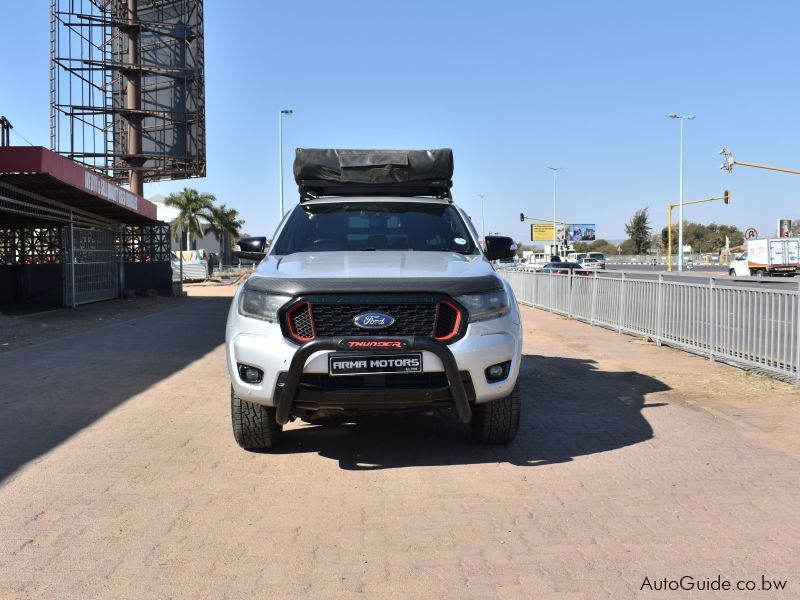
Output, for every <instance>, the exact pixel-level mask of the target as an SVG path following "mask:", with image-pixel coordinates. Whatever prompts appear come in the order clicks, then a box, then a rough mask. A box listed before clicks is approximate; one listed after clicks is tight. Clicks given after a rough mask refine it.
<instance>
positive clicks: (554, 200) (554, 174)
mask: <svg viewBox="0 0 800 600" xmlns="http://www.w3.org/2000/svg"><path fill="white" fill-rule="evenodd" d="M547 168H548V169H550V170H551V171H552V172H553V248H551V249H550V254H551V255H552V254H553V249H555V248H556V238H557V235H556V190H557V188H556V185H557V184H556V176H557V175H558V172H559V171H560V170H561V169H562V168H563V167H547Z"/></svg>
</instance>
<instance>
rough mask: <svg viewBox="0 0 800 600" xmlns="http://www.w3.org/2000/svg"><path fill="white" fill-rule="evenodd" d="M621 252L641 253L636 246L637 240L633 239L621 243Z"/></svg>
mask: <svg viewBox="0 0 800 600" xmlns="http://www.w3.org/2000/svg"><path fill="white" fill-rule="evenodd" d="M619 250H620V253H621V254H641V253H640V252H639V251H638V249H637V246H636V242H634V241H633V240H632V239H627V240H625V241H624V242H622V243H621V244H620V245H619Z"/></svg>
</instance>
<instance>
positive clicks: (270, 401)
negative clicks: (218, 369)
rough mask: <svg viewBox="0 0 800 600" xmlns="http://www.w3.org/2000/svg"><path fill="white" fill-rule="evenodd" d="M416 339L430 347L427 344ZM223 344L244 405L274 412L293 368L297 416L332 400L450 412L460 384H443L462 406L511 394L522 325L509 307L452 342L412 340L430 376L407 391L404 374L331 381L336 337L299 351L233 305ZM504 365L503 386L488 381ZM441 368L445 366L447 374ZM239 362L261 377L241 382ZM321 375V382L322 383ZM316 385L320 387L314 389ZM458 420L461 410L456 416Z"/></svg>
mask: <svg viewBox="0 0 800 600" xmlns="http://www.w3.org/2000/svg"><path fill="white" fill-rule="evenodd" d="M509 293H511V292H509ZM512 297H513V296H512ZM375 337H376V338H379V337H381V336H375ZM421 340H427V341H428V343H429V344H435V345H433V346H431V345H426V343H425V342H423V341H421ZM225 341H226V358H227V362H228V372H229V373H230V378H231V384H232V386H233V389H234V392H235V393H236V395H237V396H238V397H240V398H242V399H243V400H247V401H248V402H252V403H255V404H261V405H264V406H270V407H277V406H278V404H279V402H280V400H281V398H282V397H283V390H284V389H285V387H286V383H287V380H288V378H289V374H290V371H292V372H295V373H296V374H297V375H299V377H300V380H299V384H296V385H297V388H296V389H298V391H297V393H296V395H295V396H294V397H293V398H292V404H291V406H293V407H295V408H296V411H295V413H296V414H298V413H300V414H302V413H301V411H302V409H303V407H304V406H305V405H304V403H307V404H306V405H307V406H313V405H314V404H315V403H316V404H317V405H319V406H320V407H323V405H324V406H330V405H331V404H332V403H338V404H339V405H345V406H348V405H349V406H352V407H353V408H354V410H355V409H356V408H358V407H361V408H364V409H368V408H372V409H374V410H377V411H381V410H384V409H391V408H395V407H400V406H403V405H404V406H406V407H409V408H411V407H420V408H427V407H431V406H432V405H435V406H436V407H438V406H443V405H446V406H449V407H450V408H456V407H455V400H454V395H453V393H454V389H456V388H458V387H459V385H458V383H456V384H454V385H451V383H450V382H451V381H455V380H458V379H460V380H461V382H462V385H461V386H460V387H463V388H465V391H466V397H467V405H468V406H472V405H474V404H482V403H485V402H491V401H493V400H497V399H500V398H503V397H505V396H508V395H509V394H510V393H511V392H512V391H513V389H514V385H515V383H516V380H517V377H518V375H519V369H520V363H521V354H522V328H521V324H520V314H519V311H518V309H517V306H516V302H514V303H513V304H512V310H511V312H510V313H509V314H507V315H503V316H502V317H498V318H495V319H491V320H486V321H479V322H475V323H469V325H468V326H467V330H466V332H465V334H464V336H463V337H462V338H461V339H459V340H458V341H456V342H452V343H450V344H447V345H445V344H443V343H440V342H436V341H435V340H432V339H431V338H423V337H416V338H415V348H416V351H418V352H420V351H421V353H422V362H423V367H422V371H423V372H422V374H421V375H424V376H426V377H429V379H430V384H429V385H428V384H426V383H424V382H422V383H419V385H418V384H417V383H414V384H413V386H416V387H415V388H414V389H409V388H411V387H412V384H411V383H408V384H406V382H407V381H411V380H412V379H413V378H409V377H408V376H406V375H398V376H397V377H396V378H395V379H394V381H390V378H388V377H387V379H386V382H385V384H384V385H377V386H375V385H373V384H374V383H375V382H374V381H371V382H367V381H364V384H365V385H364V386H363V387H359V385H360V384H359V381H358V378H351V377H334V378H330V377H328V357H329V355H330V353H331V352H335V351H337V350H342V348H339V347H336V346H335V345H330V344H331V343H332V342H335V341H336V340H332V341H331V340H330V339H329V340H328V341H327V342H326V343H327V344H328V345H326V343H323V340H322V339H317V340H313V341H312V342H308V343H307V344H305V345H303V346H298V345H297V344H296V343H294V342H291V341H289V340H287V339H286V338H285V337H284V334H283V333H282V331H281V327H280V325H278V324H276V323H268V322H264V321H259V320H257V319H252V318H248V317H244V316H242V315H240V314H238V312H237V310H236V302H234V303H233V304H232V305H231V310H230V313H229V317H228V324H227V327H226V335H225ZM442 349H444V350H442ZM301 350H302V355H300V353H301ZM405 350H409V349H408V348H406V349H405ZM348 351H349V350H348ZM445 351H446V352H445ZM443 357H444V358H443ZM451 357H452V362H450V360H451ZM503 362H509V363H510V368H509V370H508V376H507V377H506V378H505V379H503V380H502V381H497V382H490V381H487V378H486V375H485V370H486V368H487V367H489V366H491V365H494V364H498V363H503ZM448 363H449V364H450V365H451V366H450V369H449V371H448V367H447V364H448ZM239 364H241V365H247V366H252V367H255V368H258V369H260V370H261V371H262V372H263V378H262V380H261V381H260V382H259V383H248V382H245V381H243V380H242V379H241V377H240V376H239V372H238V369H237V365H239ZM453 365H455V371H456V372H458V373H460V378H459V377H457V376H456V375H454V373H453V370H454V369H453ZM297 375H296V376H297ZM326 378H327V380H328V381H327V383H326V382H325V381H324V380H326ZM331 379H337V380H340V381H342V382H344V381H347V384H344V383H341V384H338V383H337V385H341V386H343V387H340V388H337V389H331V388H330V387H326V384H330V383H331V382H330V380H331ZM421 379H423V378H422V377H420V380H421ZM315 382H322V383H321V384H320V385H318V386H315V385H314V383H315ZM351 383H352V385H351ZM456 393H458V392H456ZM290 395H291V394H290ZM459 402H461V401H459ZM356 405H358V406H356ZM463 415H464V411H463V408H462V411H461V413H460V414H459V417H463ZM289 416H291V410H290V411H289Z"/></svg>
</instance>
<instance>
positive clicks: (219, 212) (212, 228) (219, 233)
mask: <svg viewBox="0 0 800 600" xmlns="http://www.w3.org/2000/svg"><path fill="white" fill-rule="evenodd" d="M203 216H204V218H205V219H206V220H207V221H208V225H207V226H206V229H205V233H206V234H208V233H209V232H211V233H213V234H214V237H215V238H217V241H218V242H219V256H220V260H222V261H224V260H225V257H226V253H227V251H228V249H229V248H230V242H229V241H228V240H230V238H234V239H238V238H239V237H240V235H241V233H240V232H241V229H242V226H244V221H243V220H242V219H239V218H238V217H239V211H238V210H236V209H235V208H228V207H227V206H225V205H224V204H223V205H221V206H214V207H212V208H211V210H210V211H209V212H208V214H205V215H203ZM226 235H228V236H230V237H229V238H228V239H227V240H226V239H225V236H226Z"/></svg>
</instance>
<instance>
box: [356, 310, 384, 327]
mask: <svg viewBox="0 0 800 600" xmlns="http://www.w3.org/2000/svg"><path fill="white" fill-rule="evenodd" d="M353 323H355V324H356V325H357V326H358V327H361V328H362V329H386V328H387V327H391V326H392V325H393V324H394V317H393V316H391V315H387V314H384V313H379V312H368V313H361V314H360V315H356V316H355V317H353Z"/></svg>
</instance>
